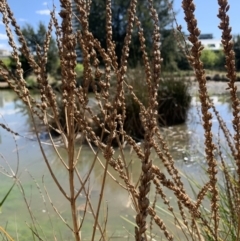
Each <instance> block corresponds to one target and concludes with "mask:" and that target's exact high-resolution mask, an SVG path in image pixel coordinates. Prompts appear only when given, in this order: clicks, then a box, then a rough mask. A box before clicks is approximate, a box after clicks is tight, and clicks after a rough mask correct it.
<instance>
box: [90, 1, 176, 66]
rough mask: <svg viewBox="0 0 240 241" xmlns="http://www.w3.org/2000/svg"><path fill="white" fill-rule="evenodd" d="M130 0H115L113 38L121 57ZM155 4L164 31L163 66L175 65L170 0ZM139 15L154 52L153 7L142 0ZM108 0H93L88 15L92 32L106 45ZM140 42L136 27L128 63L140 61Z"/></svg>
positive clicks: (113, 4)
mask: <svg viewBox="0 0 240 241" xmlns="http://www.w3.org/2000/svg"><path fill="white" fill-rule="evenodd" d="M129 5H130V1H123V0H112V6H111V8H112V28H113V31H112V32H113V40H114V42H115V43H116V49H115V51H116V54H117V57H118V61H119V62H120V60H121V54H122V48H123V44H124V38H125V36H126V29H127V24H128V14H127V10H128V8H129ZM154 7H155V9H156V10H157V12H158V17H159V26H160V33H161V50H162V58H163V59H164V66H165V67H166V66H169V65H170V66H171V68H176V67H177V64H176V61H177V59H176V57H177V55H176V41H175V38H174V36H173V34H172V32H171V31H170V27H171V22H172V17H171V14H170V12H169V6H168V1H167V0H159V1H154ZM136 14H137V16H138V18H139V20H140V21H141V24H142V27H143V30H144V36H145V40H146V46H147V51H148V52H149V54H150V55H151V52H150V49H151V45H152V34H153V21H152V19H151V16H150V11H149V7H148V2H147V1H139V2H138V5H137V13H136ZM105 24H106V0H94V1H92V4H91V9H90V15H89V28H90V31H91V32H92V33H93V35H94V36H95V37H96V38H97V39H98V40H99V41H100V42H101V44H102V46H103V47H106V27H105ZM139 46H140V42H139V38H138V33H137V29H136V28H135V29H134V31H133V35H132V43H131V45H130V57H129V64H130V65H131V66H136V65H137V64H139V62H140V61H141V59H142V58H141V54H142V53H141V51H140V47H139Z"/></svg>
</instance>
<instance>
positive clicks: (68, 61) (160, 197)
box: [0, 0, 240, 241]
mask: <svg viewBox="0 0 240 241" xmlns="http://www.w3.org/2000/svg"><path fill="white" fill-rule="evenodd" d="M60 3H61V11H60V13H59V15H60V17H61V21H59V20H58V18H57V16H56V12H55V9H53V11H52V12H51V19H50V22H49V25H48V32H47V35H46V38H45V42H44V45H43V46H37V51H36V56H33V54H32V53H31V52H30V50H29V49H28V46H27V43H26V40H25V39H24V36H23V34H22V32H21V30H20V27H19V26H18V24H17V22H16V20H15V18H14V14H13V13H12V11H11V9H10V7H9V5H8V3H7V0H2V1H1V2H0V12H1V14H2V22H3V24H4V25H5V28H6V33H7V36H8V39H9V45H10V46H11V48H12V57H13V59H14V60H15V61H16V63H17V64H16V66H17V70H16V74H15V75H12V74H11V71H10V70H8V68H7V67H6V66H5V65H4V63H3V62H0V75H1V76H2V77H3V78H4V80H5V81H6V82H7V83H8V84H9V86H10V87H11V88H12V89H13V91H14V92H15V93H16V94H17V96H18V98H19V99H21V100H22V101H23V103H24V104H25V105H26V108H28V109H29V111H30V116H31V119H32V122H33V126H34V132H35V134H36V137H37V141H38V145H39V147H40V149H41V153H42V156H43V160H44V162H45V163H46V166H47V168H48V171H49V173H50V175H51V177H52V179H53V180H54V182H55V184H56V187H57V188H58V189H59V191H60V192H61V193H62V195H63V196H64V198H65V199H66V200H67V201H68V204H69V209H70V212H71V223H68V222H67V221H66V220H65V219H64V217H63V216H62V215H61V213H60V212H59V211H58V209H57V208H56V207H55V205H54V201H51V194H50V193H49V192H48V191H47V189H46V195H47V196H48V198H49V202H50V203H51V205H52V207H53V209H54V210H55V212H56V213H57V215H58V216H59V218H60V219H61V220H62V222H63V223H64V224H65V225H66V227H67V229H68V230H69V231H70V232H71V233H72V234H73V236H74V239H75V240H77V241H80V240H84V239H85V238H84V236H83V235H81V231H82V226H83V224H84V222H85V218H86V215H87V210H90V213H91V215H92V218H93V220H94V222H93V229H92V235H91V240H108V237H107V235H106V229H107V225H108V224H107V223H108V221H109V220H108V218H107V217H106V218H105V221H104V223H102V222H101V220H100V213H101V208H102V207H103V205H104V204H103V197H104V191H105V187H106V182H107V181H108V178H109V177H110V178H112V179H113V180H114V181H115V182H116V183H117V184H118V185H119V186H121V187H122V188H123V189H125V191H126V192H128V194H129V196H130V198H131V201H132V206H133V208H134V211H135V214H136V216H135V224H134V225H135V230H134V231H133V232H132V234H133V233H134V237H135V240H136V241H143V240H153V236H154V235H153V234H154V233H155V232H156V233H157V235H158V237H159V240H160V239H161V240H162V239H164V240H174V239H177V237H176V236H175V235H176V234H175V233H174V232H172V230H171V227H169V225H168V224H167V223H168V222H167V220H165V219H164V216H163V215H162V213H161V212H159V210H158V207H159V206H163V205H165V206H164V207H165V209H166V210H168V213H169V218H170V217H172V220H173V223H174V226H175V227H177V229H179V230H180V231H181V233H182V234H183V235H184V239H186V240H204V238H206V239H207V238H209V240H215V241H217V240H229V239H228V232H230V230H224V232H222V231H221V230H222V229H223V228H225V227H223V226H224V222H223V221H222V220H221V219H222V218H223V216H222V215H221V213H222V211H223V210H224V209H223V208H224V207H223V203H222V201H223V195H222V192H223V191H225V190H226V191H227V193H226V194H227V196H228V197H229V198H228V199H227V201H226V202H227V203H228V204H229V215H230V219H231V221H232V223H231V225H230V226H231V228H233V226H234V228H233V229H234V232H235V236H231V237H235V238H236V239H234V240H239V236H240V234H239V230H240V228H239V227H240V209H239V206H240V204H239V202H240V201H239V200H240V199H239V191H240V143H239V142H240V130H239V99H238V97H237V94H236V92H237V88H236V86H235V81H236V71H235V62H234V60H235V59H234V52H233V50H232V47H233V44H232V40H231V39H232V36H231V28H230V26H229V16H228V15H227V11H228V9H229V5H228V2H227V0H219V1H218V3H219V14H218V17H219V18H220V20H221V22H220V25H219V28H220V29H221V30H222V44H223V47H224V52H225V55H226V69H227V78H228V79H229V82H228V87H229V90H230V95H231V98H232V106H233V116H234V117H233V118H234V119H233V127H234V135H233V138H232V135H231V134H230V132H229V130H228V129H227V127H226V125H225V123H224V121H223V119H222V118H221V117H220V115H219V114H218V112H217V110H216V108H215V107H214V106H213V103H212V102H211V101H210V98H209V94H208V90H207V87H206V75H205V70H204V66H203V63H202V62H201V60H200V56H201V52H202V50H203V46H202V45H201V42H200V41H199V39H198V38H199V35H200V30H199V29H198V26H197V20H196V18H195V15H194V11H195V5H194V2H193V1H192V0H183V1H182V8H183V10H184V14H185V20H186V23H187V27H188V31H189V34H190V35H189V37H188V39H189V41H190V42H191V44H192V47H191V49H190V51H188V52H187V54H188V56H187V57H188V60H189V62H190V64H191V66H192V68H193V69H194V71H195V76H196V79H197V81H198V85H199V98H200V102H201V117H202V122H203V123H202V125H203V128H204V138H205V141H204V146H205V158H206V162H207V166H208V167H207V174H206V177H207V180H206V182H205V184H203V185H202V186H201V187H200V189H199V191H198V192H197V193H196V198H193V197H192V193H188V192H187V189H186V186H185V184H184V181H183V177H182V174H181V172H180V171H179V170H178V169H177V167H176V165H175V160H174V158H173V157H172V155H171V153H170V150H169V149H170V147H169V146H168V145H167V143H166V142H165V140H164V137H163V136H162V133H161V131H160V129H159V123H158V121H159V116H158V107H159V105H161V103H158V95H159V85H161V81H160V77H161V63H162V59H161V52H160V45H161V36H160V29H159V20H158V14H157V12H156V10H155V9H154V4H153V1H152V0H147V1H146V6H147V7H148V8H149V14H150V16H151V18H152V24H153V26H154V28H153V29H154V30H153V33H152V53H151V57H150V56H149V55H148V53H147V51H146V46H145V39H144V29H142V26H141V22H140V21H139V19H138V12H137V11H136V9H137V4H138V1H137V0H131V1H130V4H129V9H128V25H127V33H126V36H125V39H124V45H123V49H122V55H121V59H120V60H118V59H117V56H116V53H115V46H116V45H115V43H114V41H113V40H112V11H111V0H108V1H106V15H107V18H106V34H107V36H106V37H107V38H106V39H107V44H106V46H107V47H106V49H104V48H102V46H101V44H100V42H99V40H98V39H96V38H95V37H94V36H93V34H92V33H91V31H90V30H89V26H88V17H89V8H90V6H91V1H84V0H75V1H74V4H75V7H76V9H77V10H78V12H79V13H80V14H79V16H75V17H76V18H77V19H78V21H79V24H80V26H81V28H80V30H78V31H77V32H74V30H73V26H72V18H73V16H74V13H73V8H72V4H73V1H70V0H60ZM135 27H136V29H137V31H138V35H139V41H140V45H141V52H142V62H143V63H144V66H143V67H144V72H145V75H144V76H143V79H142V81H143V82H144V83H143V87H144V88H146V93H147V95H146V97H145V100H144V103H143V102H142V101H141V100H140V99H139V95H137V93H136V90H135V89H134V88H133V86H132V85H131V81H129V79H128V73H129V72H128V57H129V46H130V43H131V37H132V32H133V30H134V28H135ZM53 29H54V31H55V34H56V41H57V46H58V54H59V58H60V64H61V88H60V92H59V93H57V94H56V93H55V91H54V90H53V88H52V86H51V85H50V83H49V80H48V75H47V72H46V63H47V61H48V60H47V52H48V48H49V43H50V38H51V34H52V32H53ZM178 30H180V27H179V26H178ZM13 31H14V33H13ZM15 35H16V36H17V38H18V40H19V43H20V45H21V47H20V51H21V53H22V54H23V55H24V56H25V57H26V58H27V60H28V62H29V65H30V66H31V68H32V69H33V72H34V74H35V75H36V77H37V83H38V93H39V95H40V99H39V100H36V99H35V98H34V96H33V95H32V94H31V92H30V91H29V89H28V87H27V84H26V81H25V79H24V78H23V70H22V68H21V62H20V60H19V50H18V48H17V44H16V42H15V41H14V36H15ZM78 45H79V46H80V48H81V51H82V55H83V66H84V70H83V77H82V78H83V84H82V86H78V85H77V82H76V71H75V69H76V65H77V54H76V47H77V46H78ZM100 58H101V61H102V62H103V64H104V65H103V66H100ZM113 78H114V80H115V82H114V83H113V81H112V79H113ZM89 86H91V87H92V88H93V91H94V98H95V100H96V110H94V109H93V108H91V107H90V106H89V93H88V90H89ZM97 86H98V87H99V88H97ZM129 95H130V96H131V99H132V101H133V102H134V104H135V105H136V106H137V107H138V109H139V120H138V121H139V123H141V126H142V128H143V131H142V133H143V141H142V145H139V144H138V143H137V141H135V139H134V138H133V137H132V136H131V135H130V134H129V133H128V132H126V131H125V129H124V123H125V121H126V119H127V118H128V116H127V115H128V113H127V111H126V106H127V103H126V99H127V98H128V96H129ZM59 101H60V105H59V103H58V102H59ZM211 108H213V111H214V113H215V114H216V116H217V119H218V121H219V124H220V127H221V129H222V131H223V133H224V135H225V137H226V140H227V144H228V145H229V148H230V150H231V155H232V157H233V159H234V163H235V165H236V168H237V173H236V176H234V177H235V179H232V178H233V176H231V175H230V173H229V171H228V170H227V168H226V161H224V158H223V157H222V154H221V152H220V148H219V145H218V146H217V145H216V144H215V143H216V142H215V140H214V133H213V132H212V123H211V120H212V114H211V112H210V109H211ZM62 113H63V114H62ZM62 120H63V121H62ZM39 121H40V122H41V124H42V125H43V126H44V128H45V130H46V131H47V132H48V134H49V139H50V142H51V145H52V147H53V149H54V151H55V154H56V157H57V159H58V161H59V162H60V163H61V165H62V167H63V168H64V169H65V170H66V171H67V173H68V187H65V186H63V185H62V184H61V180H60V179H59V178H58V177H57V175H56V173H55V170H54V167H53V166H52V165H51V158H49V156H48V154H47V152H46V149H45V148H44V144H43V143H42V141H41V139H40V130H39ZM0 126H1V128H3V129H5V130H6V131H8V132H10V133H11V134H12V135H20V134H19V133H17V132H16V130H11V129H10V128H9V127H8V126H7V125H5V124H3V123H1V124H0ZM96 130H100V131H96ZM53 132H54V133H57V134H58V135H59V137H60V139H61V142H62V149H63V150H64V151H65V153H66V157H65V158H64V155H62V152H61V151H60V150H59V148H58V145H57V144H56V142H55V138H54V136H53ZM79 139H80V144H79V142H78V144H76V140H79ZM86 143H87V145H88V147H89V149H90V150H91V151H92V153H93V156H94V158H93V160H92V163H91V165H90V166H89V169H88V171H87V174H86V175H84V176H83V175H82V174H81V172H80V170H79V163H80V162H81V158H82V155H81V152H82V147H83V146H84V145H86ZM116 143H117V147H118V148H119V149H117V148H116V147H115V145H116ZM126 144H127V145H128V146H130V147H131V150H132V151H133V152H134V154H135V155H136V156H137V158H138V166H139V170H140V171H139V173H140V175H139V177H134V179H133V178H132V176H131V170H130V167H129V160H127V157H126V156H125V150H124V147H125V145H126ZM117 150H119V151H117ZM215 150H218V152H219V153H220V154H219V156H220V157H221V165H222V168H223V174H224V177H225V183H226V187H225V189H224V190H221V189H220V187H219V185H218V182H219V176H218V173H219V172H220V171H221V170H220V169H219V167H218V166H219V163H218V161H217V160H216V157H215V156H214V152H215ZM153 152H154V153H155V154H156V155H157V157H158V159H159V160H160V161H161V163H162V164H163V165H164V167H165V168H166V171H163V170H162V169H161V168H160V167H159V166H157V165H155V163H154V161H153V158H152V153H153ZM89 161H90V160H89ZM97 163H100V165H101V166H102V168H103V174H102V179H101V188H100V191H99V192H100V194H99V198H98V200H97V205H93V200H91V197H90V194H91V191H90V188H89V181H90V176H91V173H92V172H93V169H94V166H95V165H97ZM135 180H137V181H135ZM22 190H24V188H23V189H22ZM152 192H154V193H155V195H154V197H153V196H152V195H151V193H152ZM167 193H171V195H173V196H174V199H175V200H176V201H177V205H176V206H173V204H172V203H171V201H170V200H169V199H168V197H167ZM80 195H83V196H84V198H85V202H84V205H83V207H82V210H83V214H81V215H80V213H79V211H78V208H77V199H78V197H79V196H80ZM230 197H231V198H230ZM206 200H209V203H208V202H207V203H208V207H207V208H208V209H209V212H208V213H206V208H204V205H205V202H206ZM225 200H226V199H225ZM148 222H149V224H150V225H148ZM0 228H1V227H0ZM0 230H1V232H4V233H5V235H8V234H7V232H5V230H4V229H3V228H1V229H0ZM149 233H150V236H151V237H150V236H149ZM34 235H35V238H37V239H39V240H42V239H41V237H40V235H39V234H38V233H36V232H34ZM224 235H225V236H224ZM149 237H150V238H149ZM55 238H56V237H55ZM231 240H233V239H231Z"/></svg>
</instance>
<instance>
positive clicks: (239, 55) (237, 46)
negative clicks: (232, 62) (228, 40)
mask: <svg viewBox="0 0 240 241" xmlns="http://www.w3.org/2000/svg"><path fill="white" fill-rule="evenodd" d="M233 43H234V45H233V49H234V52H235V59H236V69H237V71H239V70H240V35H237V36H235V37H234V38H233Z"/></svg>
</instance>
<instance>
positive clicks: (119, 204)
mask: <svg viewBox="0 0 240 241" xmlns="http://www.w3.org/2000/svg"><path fill="white" fill-rule="evenodd" d="M213 98H214V102H215V104H216V106H217V108H218V111H219V112H220V114H221V116H222V117H223V119H224V120H225V121H226V123H227V125H228V127H229V128H230V129H231V119H232V116H231V108H230V105H229V103H228V102H227V101H226V99H223V96H214V97H213ZM224 98H225V97H224ZM197 106H198V102H197V99H196V98H193V101H192V107H191V109H190V111H189V117H188V121H187V123H186V124H183V125H178V126H174V127H169V128H161V130H162V134H163V136H164V139H165V141H166V142H167V144H168V146H170V147H171V148H170V151H171V154H172V155H173V157H174V160H175V162H176V165H177V167H178V168H180V170H181V171H182V172H184V173H186V174H187V175H190V176H194V178H195V179H196V180H197V181H201V179H202V176H201V175H200V174H201V173H202V175H203V171H202V166H204V165H205V158H204V150H203V146H204V144H203V130H202V126H201V124H200V120H199V117H198V113H199V109H198V108H197ZM0 123H3V124H5V125H7V126H8V127H9V128H11V129H12V130H13V131H15V132H17V133H19V134H21V136H15V139H16V140H14V136H13V135H11V134H10V133H9V132H7V131H6V130H4V129H3V128H0V154H1V157H0V165H1V166H2V167H4V168H5V169H6V170H7V171H8V173H11V170H10V168H9V166H10V167H11V168H12V171H13V172H15V171H16V170H17V169H18V173H17V176H18V178H19V179H20V182H21V185H22V187H23V189H24V192H25V194H24V195H25V197H26V202H27V204H28V205H29V206H30V209H31V210H32V211H33V213H34V216H35V218H36V220H37V221H38V222H36V226H37V227H38V230H41V229H39V226H38V223H39V224H41V227H42V231H39V232H40V234H41V235H43V233H44V235H45V236H46V240H53V238H52V237H53V236H56V237H57V239H58V240H73V237H72V235H71V234H69V233H70V232H69V230H68V229H67V228H66V226H65V225H64V224H63V222H62V221H61V220H60V219H61V218H60V216H61V217H62V218H64V219H65V220H66V222H68V221H69V223H70V224H71V217H70V213H69V209H68V205H69V204H68V202H67V201H66V199H65V198H64V197H63V194H62V193H61V192H60V191H59V190H58V189H57V188H56V185H55V184H54V182H53V181H52V178H51V177H50V175H49V172H48V169H47V167H46V164H45V162H44V160H43V157H42V154H41V151H40V149H39V146H38V143H37V141H36V139H35V137H34V135H33V131H32V130H33V129H32V128H33V127H32V124H31V120H30V117H29V115H28V113H27V111H26V109H25V108H24V106H23V105H22V103H21V101H19V100H17V98H16V96H15V94H14V93H13V92H11V91H8V90H1V91H0ZM218 128H219V127H218V123H217V121H216V118H214V119H213V130H214V133H218ZM42 138H43V139H44V135H43V136H42ZM44 150H45V152H46V154H47V157H48V158H49V160H50V164H51V167H52V168H53V170H54V173H55V174H56V176H57V178H58V179H59V182H60V183H61V185H62V186H63V187H64V188H65V190H66V192H67V190H68V182H67V178H68V177H67V172H66V170H65V169H64V168H63V167H62V165H61V163H60V160H59V159H58V157H57V156H56V154H55V152H54V150H53V148H52V147H51V146H50V145H44ZM58 151H59V152H60V154H61V155H62V156H63V159H64V158H65V157H66V154H65V153H64V149H63V148H59V149H58ZM114 155H115V156H116V157H117V156H118V155H120V152H119V150H118V149H116V150H115V154H114ZM125 157H126V159H127V162H128V163H130V166H129V168H130V170H131V173H132V178H133V180H134V181H137V180H135V179H136V177H138V176H139V173H140V171H141V170H140V165H139V160H138V158H137V156H136V154H133V153H132V152H131V150H130V149H129V148H126V151H125ZM152 157H153V161H154V164H156V165H158V166H159V167H160V168H161V170H163V171H164V169H165V168H164V167H163V165H162V163H161V162H160V160H159V159H158V158H157V155H156V154H154V153H153V154H152ZM100 158H101V155H100ZM101 160H103V159H102V158H101ZM93 161H94V154H93V153H92V152H91V151H90V150H89V148H88V147H87V146H83V149H82V150H81V155H80V162H79V166H78V170H79V173H80V175H81V177H85V176H86V173H87V172H88V170H89V168H90V166H91V164H92V162H93ZM8 165H9V166H8ZM2 171H3V172H5V171H4V170H3V169H2ZM110 171H111V172H112V173H114V170H112V169H111V168H110ZM102 175H103V168H102V167H101V165H100V164H99V162H97V164H96V165H95V167H94V169H93V171H92V172H91V175H90V179H89V182H87V187H88V188H89V190H90V198H91V201H92V205H93V208H94V209H95V210H96V206H97V200H98V198H99V193H100V188H101V182H102ZM0 178H1V184H0V201H1V199H2V197H4V195H5V194H6V193H7V191H8V190H9V188H10V187H11V185H12V183H13V181H14V180H13V179H11V178H9V177H7V176H6V175H3V174H0ZM186 185H187V184H186ZM45 189H46V191H45ZM188 189H189V191H190V188H188ZM168 195H169V196H168V197H169V199H170V200H171V198H172V197H171V193H169V194H168ZM50 199H51V200H52V201H53V203H54V208H56V209H57V210H58V212H59V213H58V214H56V212H55V211H54V210H53V207H52V205H51V201H50ZM172 202H173V203H174V202H175V201H174V200H172ZM84 205H85V198H84V193H81V195H80V197H79V198H78V210H79V213H80V215H81V214H82V213H83V206H84ZM158 205H159V206H161V203H159V204H158ZM173 205H174V204H173ZM1 211H2V213H1V214H0V226H2V227H6V229H7V230H8V232H9V233H10V234H11V235H12V236H13V237H15V238H19V240H32V234H31V231H30V229H29V227H28V225H30V224H31V222H32V221H31V217H30V215H29V213H28V209H27V205H26V203H25V202H24V198H23V195H22V194H21V187H19V186H17V185H16V186H15V187H14V189H13V191H12V192H11V194H10V195H9V197H8V199H7V201H6V202H5V203H4V205H3V207H2V210H1ZM161 215H162V216H164V215H166V214H163V213H162V214H161ZM106 218H107V219H108V220H109V222H108V225H107V236H108V237H109V238H110V237H111V239H112V240H115V239H118V240H119V239H120V240H123V239H124V238H126V240H134V237H133V236H132V235H134V226H133V224H132V223H131V222H134V210H133V208H132V206H131V200H130V197H129V196H128V194H127V192H125V191H123V190H122V189H121V188H119V186H118V184H116V183H115V182H114V181H113V180H111V178H110V177H108V180H107V185H106V187H105V192H104V197H103V206H102V209H101V215H100V220H101V223H102V224H103V223H104V222H105V219H106ZM33 220H35V219H33ZM34 222H35V221H34ZM53 226H54V227H53ZM92 226H93V220H92V219H91V210H90V208H88V210H87V213H86V217H85V221H84V225H83V227H82V229H81V230H82V236H83V237H85V238H86V239H85V240H90V239H91V233H92ZM53 230H55V231H53ZM50 237H51V238H50Z"/></svg>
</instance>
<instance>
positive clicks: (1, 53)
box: [0, 49, 11, 59]
mask: <svg viewBox="0 0 240 241" xmlns="http://www.w3.org/2000/svg"><path fill="white" fill-rule="evenodd" d="M9 56H11V52H10V51H9V50H7V49H0V59H1V58H7V57H9Z"/></svg>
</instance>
